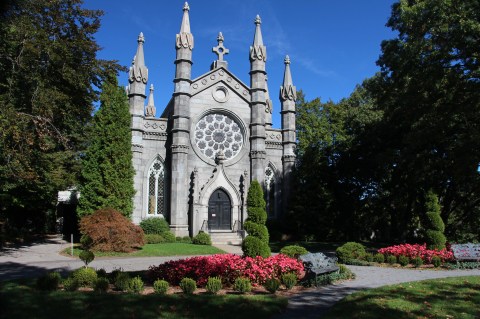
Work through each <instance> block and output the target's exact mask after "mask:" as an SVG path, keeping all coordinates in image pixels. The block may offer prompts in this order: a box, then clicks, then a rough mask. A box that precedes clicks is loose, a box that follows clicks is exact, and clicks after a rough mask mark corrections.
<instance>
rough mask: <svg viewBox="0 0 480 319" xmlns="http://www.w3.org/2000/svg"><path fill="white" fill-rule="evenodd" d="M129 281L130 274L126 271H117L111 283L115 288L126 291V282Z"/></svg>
mask: <svg viewBox="0 0 480 319" xmlns="http://www.w3.org/2000/svg"><path fill="white" fill-rule="evenodd" d="M129 282H130V275H129V274H128V273H126V272H118V273H117V276H116V277H115V280H114V282H113V285H114V286H115V288H116V289H118V290H121V291H126V290H127V289H128V283H129Z"/></svg>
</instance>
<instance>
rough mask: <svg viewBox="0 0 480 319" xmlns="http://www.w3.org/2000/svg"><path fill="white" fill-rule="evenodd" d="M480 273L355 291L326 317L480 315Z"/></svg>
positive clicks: (369, 318)
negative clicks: (478, 274) (479, 274)
mask: <svg viewBox="0 0 480 319" xmlns="http://www.w3.org/2000/svg"><path fill="white" fill-rule="evenodd" d="M479 304H480V276H470V277H456V278H445V279H434V280H426V281H420V282H410V283H404V284H399V285H393V286H386V287H381V288H377V289H369V290H365V291H361V292H358V293H355V294H352V295H350V296H348V297H346V298H345V299H343V300H342V301H341V302H339V303H338V304H336V305H335V306H334V307H333V308H332V309H331V310H330V311H329V312H328V313H327V314H326V315H325V316H323V317H322V318H323V319H334V318H362V319H374V318H375V319H376V318H382V319H389V318H392V319H393V318H395V319H413V318H446V319H449V318H450V319H453V318H455V319H474V318H480V308H479V306H478V305H479Z"/></svg>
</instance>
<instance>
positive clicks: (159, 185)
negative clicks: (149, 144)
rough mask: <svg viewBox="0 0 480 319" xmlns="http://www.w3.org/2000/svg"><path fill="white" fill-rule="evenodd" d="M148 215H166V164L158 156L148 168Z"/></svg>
mask: <svg viewBox="0 0 480 319" xmlns="http://www.w3.org/2000/svg"><path fill="white" fill-rule="evenodd" d="M147 194H148V215H164V216H165V204H166V200H165V194H166V190H165V165H164V164H163V161H162V159H161V158H160V156H157V158H156V159H155V161H154V162H153V163H152V166H150V168H149V170H148V193H147Z"/></svg>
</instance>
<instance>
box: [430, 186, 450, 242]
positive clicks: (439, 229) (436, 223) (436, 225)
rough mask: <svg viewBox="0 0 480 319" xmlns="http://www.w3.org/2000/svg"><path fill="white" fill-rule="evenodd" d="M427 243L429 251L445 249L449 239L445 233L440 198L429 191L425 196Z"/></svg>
mask: <svg viewBox="0 0 480 319" xmlns="http://www.w3.org/2000/svg"><path fill="white" fill-rule="evenodd" d="M425 211H426V214H425V215H426V219H425V229H426V232H425V235H426V237H425V241H426V242H427V247H428V249H444V248H445V243H446V242H447V239H446V238H445V235H444V234H443V232H444V231H445V223H444V222H443V220H442V217H441V216H440V204H439V203H438V196H437V195H436V194H435V193H434V192H433V191H432V190H429V191H428V192H427V194H426V195H425Z"/></svg>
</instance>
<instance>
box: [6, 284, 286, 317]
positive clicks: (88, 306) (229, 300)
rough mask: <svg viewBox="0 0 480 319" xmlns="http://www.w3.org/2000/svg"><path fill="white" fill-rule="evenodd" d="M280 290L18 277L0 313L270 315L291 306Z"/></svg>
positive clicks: (8, 291)
mask: <svg viewBox="0 0 480 319" xmlns="http://www.w3.org/2000/svg"><path fill="white" fill-rule="evenodd" d="M287 303H288V301H287V299H286V298H285V297H279V296H275V295H251V296H248V295H233V294H232V295H222V296H212V295H194V296H185V295H183V294H175V295H166V296H159V295H155V294H150V295H135V294H127V293H118V294H112V293H110V294H97V293H93V292H64V291H54V292H40V291H37V290H35V289H33V288H31V287H29V286H26V285H22V284H20V283H18V282H6V283H2V284H1V286H0V309H1V311H0V318H37V319H43V318H45V319H50V318H86V319H95V318H102V319H104V318H105V319H111V318H115V319H122V318H135V319H141V318H148V319H154V318H168V319H176V318H199V319H201V318H222V319H223V318H229V319H230V318H231V319H235V318H239V319H240V318H242V319H245V318H250V319H251V318H269V317H271V316H272V315H274V314H277V313H280V312H281V311H283V310H284V309H285V307H286V306H287Z"/></svg>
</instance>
